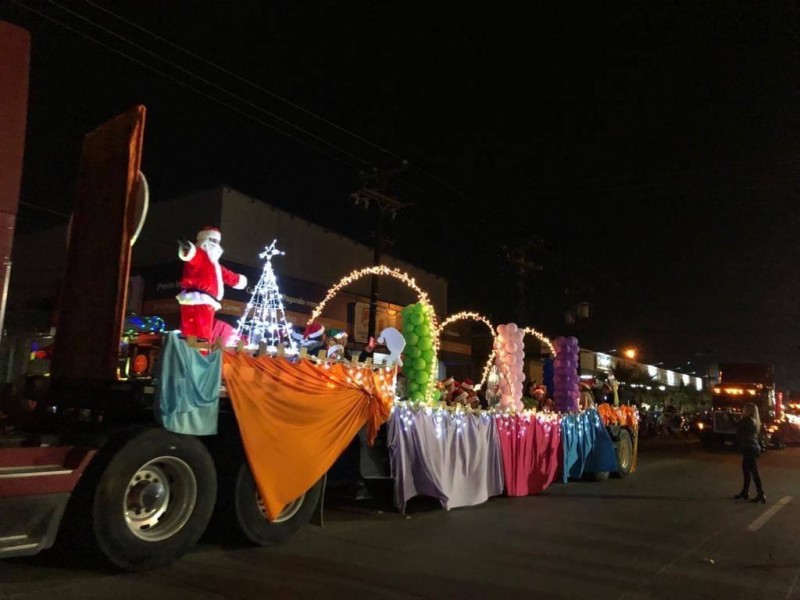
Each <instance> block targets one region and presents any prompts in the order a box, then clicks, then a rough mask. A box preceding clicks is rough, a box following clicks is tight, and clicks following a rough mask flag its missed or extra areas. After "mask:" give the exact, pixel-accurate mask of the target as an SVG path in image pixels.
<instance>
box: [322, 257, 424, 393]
mask: <svg viewBox="0 0 800 600" xmlns="http://www.w3.org/2000/svg"><path fill="white" fill-rule="evenodd" d="M367 275H383V276H386V277H392V278H394V279H396V280H398V281H401V282H403V283H405V284H406V285H407V286H408V287H410V288H411V289H412V290H414V291H415V292H416V294H417V300H418V302H419V303H420V304H421V305H422V306H423V310H425V312H426V313H427V315H428V323H429V331H430V337H431V341H432V343H433V353H434V356H438V355H439V348H440V344H439V336H438V335H437V332H438V329H439V326H438V323H437V319H436V311H435V310H434V308H433V305H432V304H431V301H430V298H429V297H428V294H427V292H425V291H424V290H423V289H422V288H421V287H419V285H417V281H416V279H414V278H413V277H411V276H410V275H409V274H408V273H405V272H403V271H401V270H400V269H392V268H389V267H387V266H386V265H375V266H372V267H364V268H363V269H356V270H355V271H351V272H350V273H349V274H348V275H345V276H344V277H342V278H341V279H340V280H339V282H338V283H337V284H336V285H334V286H333V287H332V288H330V289H329V290H328V293H327V294H325V298H323V299H322V302H320V303H319V304H318V305H317V306H316V307H315V308H314V310H313V311H312V313H311V317H310V318H309V319H308V323H307V326H308V325H311V323H313V322H314V321H316V320H317V319H318V318H319V317H320V315H321V314H322V311H324V310H325V306H326V305H327V304H328V302H330V300H331V299H333V297H334V296H336V294H338V293H339V292H340V291H341V290H342V289H343V288H346V287H347V286H349V285H351V284H352V283H354V282H356V281H358V280H359V279H361V278H362V277H365V276H367ZM437 371H438V364H437V362H436V361H431V363H430V365H429V372H428V381H427V383H425V384H424V385H425V391H424V397H425V401H426V402H430V401H431V400H432V398H433V390H434V389H435V382H436V375H437Z"/></svg>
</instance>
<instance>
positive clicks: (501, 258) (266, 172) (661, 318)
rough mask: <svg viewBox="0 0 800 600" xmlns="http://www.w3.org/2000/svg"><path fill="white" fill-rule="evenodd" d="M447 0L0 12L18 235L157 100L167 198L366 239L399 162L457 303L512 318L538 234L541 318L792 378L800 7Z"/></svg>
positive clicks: (400, 248) (411, 216) (535, 280)
mask: <svg viewBox="0 0 800 600" xmlns="http://www.w3.org/2000/svg"><path fill="white" fill-rule="evenodd" d="M430 4H432V3H413V2H404V3H397V2H347V3H342V2H331V1H323V2H313V3H312V2H308V3H300V2H281V1H273V2H256V1H238V2H221V1H216V2H214V1H209V0H193V1H192V2H163V1H143V0H140V1H138V2H135V3H132V2H122V1H112V2H108V1H102V0H98V1H97V2H96V3H94V2H86V1H72V2H67V0H58V1H57V2H56V1H49V0H18V1H16V0H15V1H11V0H0V18H4V19H7V20H10V21H11V22H14V23H17V24H19V25H22V26H24V27H27V28H28V29H29V30H30V31H31V33H32V36H33V70H32V80H31V81H32V83H31V107H30V114H29V136H28V142H27V159H26V165H25V168H26V171H25V176H24V186H23V202H24V205H23V206H22V208H21V214H20V227H21V228H30V227H34V226H39V225H40V224H41V223H44V222H46V221H53V220H58V219H59V217H57V216H55V215H51V214H50V213H47V212H44V211H42V210H41V208H42V207H46V208H50V209H53V210H55V211H56V212H61V213H64V212H67V211H68V210H69V203H70V198H71V195H72V185H73V181H74V177H75V173H76V166H77V160H78V156H77V154H78V151H79V147H80V142H81V137H82V135H83V134H84V133H85V132H87V131H89V130H91V129H92V128H94V127H96V126H97V125H98V124H99V123H100V122H102V121H103V120H105V119H106V118H108V117H110V116H113V115H114V114H116V113H117V112H119V111H122V110H124V109H126V108H128V107H129V106H131V105H132V104H135V103H144V104H146V105H147V106H148V109H149V115H148V125H147V134H146V141H145V159H144V161H145V162H144V168H143V170H144V171H145V173H146V174H147V176H148V179H149V181H150V183H151V188H152V192H153V194H154V197H155V199H156V201H157V200H158V199H160V198H168V197H171V196H173V195H176V194H183V193H188V192H191V191H195V190H198V189H203V188H208V187H213V186H216V185H218V184H221V183H225V184H227V185H230V186H231V187H234V188H236V189H239V190H241V191H243V192H245V193H248V194H250V195H253V196H255V197H258V198H261V199H263V200H265V201H267V202H270V203H272V204H274V205H276V206H279V207H282V208H285V209H287V210H290V211H294V212H296V213H298V214H300V215H301V216H303V217H305V218H308V219H310V220H312V221H315V222H317V223H319V224H322V225H325V226H328V227H330V228H332V229H335V230H338V231H341V232H342V233H344V234H346V235H350V236H352V237H354V238H356V239H359V240H361V241H364V242H366V243H369V241H370V231H371V227H370V225H369V223H368V222H367V220H366V218H367V217H366V215H365V214H362V213H361V212H359V211H357V210H356V209H355V208H354V207H353V206H352V205H351V204H350V203H349V200H348V198H349V195H350V193H351V192H353V191H355V190H356V189H357V188H358V185H359V181H358V173H359V171H360V170H362V169H367V170H369V169H371V168H373V167H377V168H392V167H396V166H398V165H399V164H400V162H401V160H403V159H405V160H407V161H408V162H409V165H410V166H409V167H408V168H406V170H405V171H403V172H402V173H400V174H398V175H396V176H394V178H393V179H392V180H391V181H390V183H389V187H388V191H390V192H391V193H393V194H396V195H397V197H398V198H399V199H401V200H402V201H404V202H408V203H411V204H412V205H413V206H411V207H410V208H408V209H406V210H404V211H403V212H402V213H401V215H400V217H399V218H398V219H397V220H396V221H394V222H393V223H392V224H391V227H390V233H391V236H392V237H393V238H394V239H395V241H396V243H395V246H394V248H393V252H394V253H395V254H396V255H398V256H399V257H401V258H405V259H407V260H409V261H411V262H413V263H415V264H417V265H419V266H421V267H423V268H426V269H428V270H430V271H433V272H437V273H440V274H442V275H443V276H445V277H447V278H448V279H449V281H450V291H451V306H450V308H451V312H455V311H456V310H459V309H466V308H469V309H474V310H479V311H481V312H485V313H488V314H489V315H490V316H491V317H492V318H493V319H494V320H495V321H497V322H507V321H511V320H516V319H517V318H518V317H517V314H516V310H517V305H518V295H517V287H516V280H515V276H514V273H513V267H512V266H511V265H510V264H509V263H508V262H507V261H506V260H505V251H504V250H503V247H504V246H506V245H511V246H518V245H521V244H526V243H528V248H527V252H528V257H529V258H530V260H531V261H533V262H535V263H538V264H541V265H542V266H543V270H542V271H532V272H531V273H530V274H529V276H528V277H527V278H526V280H525V290H526V301H527V302H526V317H525V319H524V320H525V322H526V323H527V324H530V325H534V326H538V327H540V328H541V329H542V330H544V331H545V332H547V333H548V334H550V335H552V336H553V337H555V336H557V335H564V334H572V333H576V334H577V335H578V336H579V337H580V338H581V340H582V341H583V343H584V345H586V346H588V347H592V348H594V349H597V350H608V349H611V348H621V347H622V346H623V345H635V346H638V347H639V348H640V349H641V352H642V359H643V360H645V361H648V362H651V363H654V362H658V361H663V362H664V363H665V366H669V367H675V366H677V365H681V364H683V365H684V366H686V364H685V363H686V362H687V361H693V363H692V365H690V366H689V368H688V369H687V370H693V369H694V368H695V367H696V366H697V367H698V368H702V366H703V365H704V364H707V363H710V362H714V361H717V360H751V361H768V362H774V363H775V364H776V365H777V367H778V375H779V380H780V383H782V385H783V386H791V387H795V388H798V387H800V370H798V359H800V336H798V335H797V332H798V326H799V325H800V310H798V300H799V299H800V285H798V278H797V276H796V266H797V265H798V262H799V261H798V259H799V258H800V256H798V254H800V251H799V250H798V244H797V241H796V232H797V230H798V226H799V225H800V206H799V205H798V202H797V195H798V191H800V190H799V189H798V188H800V182H799V181H798V170H799V168H800V148H798V140H800V138H799V137H798V133H800V131H798V129H799V128H798V124H799V123H798V117H800V109H798V102H800V95H799V94H798V92H800V86H799V85H798V77H799V76H800V69H799V67H800V49H799V48H798V40H800V19H799V18H798V17H800V15H799V14H798V10H797V9H796V8H795V5H794V4H792V3H761V2H731V1H725V2H714V3H702V2H684V3H668V2H658V3H655V2H654V3H620V5H619V6H617V7H612V6H609V5H608V4H607V3H602V4H603V5H602V6H600V3H585V4H584V5H580V4H577V3H570V5H569V6H562V4H564V3H555V2H554V3H549V4H552V5H554V6H552V7H542V6H538V5H537V3H528V5H526V6H525V7H524V8H521V7H520V6H514V5H518V4H520V3H508V4H505V3H494V4H492V5H491V7H489V5H487V4H484V5H483V6H482V7H481V9H480V10H475V11H474V12H470V11H469V10H468V9H466V8H464V7H463V6H461V5H457V4H451V5H450V6H449V7H446V8H432V7H431V6H430ZM23 6H27V7H29V8H32V9H34V10H36V11H38V12H39V13H42V14H35V13H33V12H31V11H30V10H28V9H25V8H23ZM582 6H583V7H582ZM65 9H67V10H65ZM42 15H46V17H49V18H50V19H51V20H48V19H47V18H45V16H42ZM118 17H122V19H125V20H127V21H128V22H126V21H123V20H121V19H119V18H118ZM52 19H56V20H58V21H60V22H62V23H63V24H64V25H67V26H69V27H71V28H73V29H74V30H75V31H69V30H67V29H65V28H64V27H63V26H62V25H59V24H57V23H54V22H53V21H52ZM137 26H138V27H137ZM139 27H141V28H144V29H140V28H139ZM76 32H80V33H82V34H85V35H89V36H91V37H94V38H96V39H97V40H99V41H100V42H102V43H103V44H106V45H107V46H110V47H112V48H114V49H116V50H118V51H121V52H123V53H125V54H127V55H129V57H130V58H133V59H135V60H136V61H139V62H140V63H144V65H147V66H149V67H150V68H152V69H157V70H159V71H161V72H162V74H158V73H154V72H153V71H151V70H148V68H146V67H145V66H144V65H143V64H137V63H135V62H132V61H131V60H129V59H127V58H125V57H122V56H120V55H119V54H115V53H114V52H113V51H112V50H111V49H109V48H107V47H103V46H100V45H98V44H96V43H93V42H91V41H88V40H87V39H85V38H84V37H81V35H79V34H78V33H76ZM151 34H155V36H153V35H151ZM156 36H157V37H156ZM129 42H131V43H133V44H135V45H131V43H129ZM173 44H177V45H179V46H181V47H183V48H185V49H187V50H189V51H190V52H191V54H189V53H185V52H182V51H181V50H180V49H178V48H177V47H175V46H174V45H173ZM206 61H211V62H213V63H215V64H216V65H219V66H220V67H222V68H223V69H224V70H220V69H216V68H214V67H213V66H212V65H211V64H209V63H208V62H206ZM193 75H196V76H198V77H199V78H202V79H198V78H195V77H193ZM175 80H178V81H181V82H184V83H185V84H189V85H191V86H192V87H194V88H196V91H192V90H190V89H188V88H186V87H184V86H182V85H180V84H179V83H177V82H176V81H175ZM211 98H216V99H217V100H218V101H220V102H222V103H225V104H226V105H227V106H223V105H221V104H220V103H218V102H214V101H213V100H212V99H211ZM284 100H288V101H289V102H286V101H284ZM237 111H238V112H237ZM241 113H245V114H246V115H250V116H249V117H248V116H245V115H244V114H241ZM251 117H252V118H251ZM254 119H255V120H254ZM258 121H260V122H258ZM270 126H272V127H270ZM274 128H278V129H281V130H284V131H286V132H289V133H291V136H292V138H290V137H287V136H285V135H282V134H281V133H278V132H276V131H275V129H274ZM351 133H352V134H356V135H351ZM293 138H297V139H293ZM298 140H300V141H298ZM227 235H231V232H227ZM576 300H580V301H586V302H589V303H590V304H591V307H592V316H591V317H590V319H589V320H588V321H585V322H581V323H580V324H579V326H578V327H579V328H578V329H575V328H574V327H573V326H569V325H567V324H566V323H565V321H564V312H565V310H566V309H567V308H568V306H569V305H570V303H572V302H574V301H576Z"/></svg>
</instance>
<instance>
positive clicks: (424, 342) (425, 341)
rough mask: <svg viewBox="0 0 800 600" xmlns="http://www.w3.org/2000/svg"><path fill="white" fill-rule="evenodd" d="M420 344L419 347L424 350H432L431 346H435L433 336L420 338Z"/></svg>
mask: <svg viewBox="0 0 800 600" xmlns="http://www.w3.org/2000/svg"><path fill="white" fill-rule="evenodd" d="M418 344H419V349H420V350H422V351H423V352H424V351H425V350H430V349H431V348H433V342H432V341H431V338H429V337H427V338H419V340H418Z"/></svg>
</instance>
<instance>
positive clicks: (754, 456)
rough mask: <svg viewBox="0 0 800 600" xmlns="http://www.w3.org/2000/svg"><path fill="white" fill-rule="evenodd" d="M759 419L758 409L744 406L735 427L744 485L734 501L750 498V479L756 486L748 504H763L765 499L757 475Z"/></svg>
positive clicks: (752, 406)
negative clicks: (753, 496)
mask: <svg viewBox="0 0 800 600" xmlns="http://www.w3.org/2000/svg"><path fill="white" fill-rule="evenodd" d="M760 433H761V419H760V418H759V416H758V409H757V408H756V406H755V404H745V405H744V408H742V418H741V419H740V420H739V423H738V424H737V425H736V442H737V444H738V445H739V450H741V452H742V475H743V476H744V484H743V485H742V491H741V492H739V493H738V494H736V495H735V496H734V499H736V500H748V499H749V498H750V478H751V477H752V479H753V482H754V483H755V484H756V497H755V498H753V499H752V500H750V502H761V504H764V503H765V502H766V501H767V497H766V496H765V495H764V488H762V487H761V476H760V475H759V474H758V457H759V456H760V455H761V442H760V440H759V434H760Z"/></svg>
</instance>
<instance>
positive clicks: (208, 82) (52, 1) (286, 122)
mask: <svg viewBox="0 0 800 600" xmlns="http://www.w3.org/2000/svg"><path fill="white" fill-rule="evenodd" d="M12 1H13V0H12ZM47 1H48V2H49V3H50V4H52V5H53V6H56V7H58V8H60V9H61V10H63V11H65V12H67V13H69V14H71V15H73V16H75V17H77V18H79V19H81V20H82V21H85V22H86V23H89V24H90V25H93V26H94V27H97V28H98V29H100V30H101V31H104V32H106V33H107V34H108V35H110V36H113V37H115V38H117V39H118V40H121V41H123V42H125V43H126V44H129V45H131V46H133V47H134V48H137V49H138V50H141V51H142V52H144V53H146V54H148V55H149V56H152V57H154V58H156V59H157V60H161V61H163V62H165V63H167V64H168V65H170V66H171V67H173V68H175V69H177V70H178V71H180V72H181V73H184V74H186V75H189V76H190V77H194V78H195V79H198V80H199V81H202V82H203V83H205V84H206V85H209V86H211V87H212V88H214V89H215V90H218V91H220V92H222V93H223V94H226V95H227V96H230V97H232V98H235V99H236V100H239V101H240V102H242V103H244V104H246V105H247V106H249V107H251V108H254V109H255V110H257V111H259V112H262V113H264V114H266V115H269V116H270V117H272V118H273V119H275V120H277V121H279V122H280V123H283V124H284V125H287V126H289V127H292V128H293V129H296V130H298V131H301V132H302V133H304V134H305V135H307V136H309V137H310V138H312V139H314V140H317V141H318V142H321V143H323V144H325V145H327V146H330V147H331V148H334V149H336V150H338V151H339V152H341V153H342V154H344V155H346V156H349V157H350V158H353V159H355V160H356V161H359V162H361V163H363V164H365V165H369V163H368V162H367V161H366V160H364V159H362V158H361V157H359V156H356V155H355V154H353V153H351V152H349V151H347V150H345V149H343V148H341V147H339V146H336V145H335V144H333V143H331V142H329V141H328V140H326V139H324V138H322V137H320V136H318V135H316V134H314V133H311V132H310V131H308V130H306V129H304V128H302V127H300V126H299V125H295V124H294V123H292V122H291V121H289V120H287V119H284V118H283V117H281V116H279V115H276V114H275V113H273V112H270V111H268V110H266V109H265V108H263V107H261V106H259V105H257V104H254V103H253V102H250V101H249V100H247V99H245V98H242V97H241V96H239V95H237V94H235V93H234V92H231V91H230V90H227V89H225V88H224V87H222V86H221V85H218V84H217V83H215V82H213V81H211V80H209V79H207V78H205V77H203V76H201V75H198V74H197V73H195V72H194V71H191V70H189V69H187V68H185V67H183V66H181V65H179V64H177V63H175V62H174V61H171V60H169V59H167V58H164V57H163V56H160V55H159V54H157V53H156V52H153V51H152V50H150V49H148V48H145V47H144V46H142V45H141V44H138V43H136V42H134V41H131V40H129V39H128V38H126V37H125V36H123V35H120V34H118V33H116V32H114V31H111V30H110V29H108V28H107V27H105V26H103V25H100V24H99V23H96V22H95V21H92V20H91V19H89V18H88V17H85V16H83V15H81V14H80V13H78V12H76V11H74V10H72V9H70V8H67V7H66V6H63V5H62V4H59V3H58V2H55V0H47Z"/></svg>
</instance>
